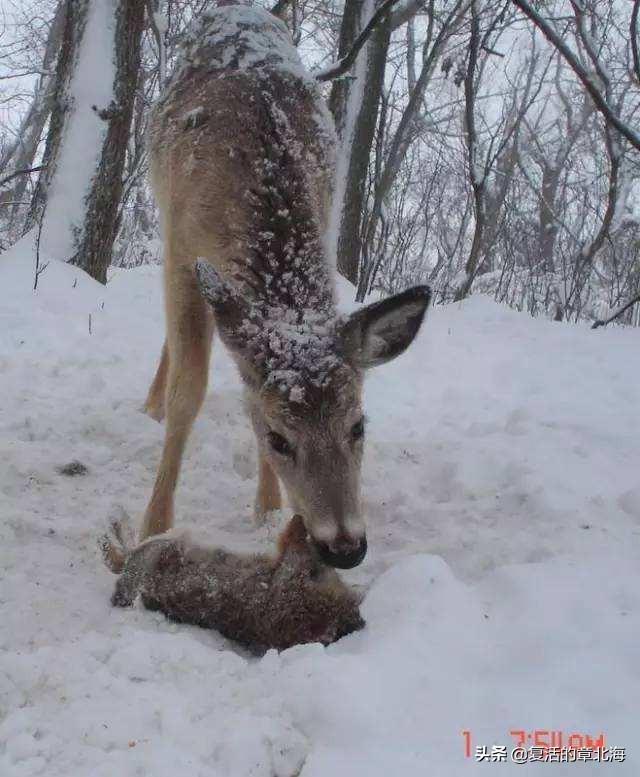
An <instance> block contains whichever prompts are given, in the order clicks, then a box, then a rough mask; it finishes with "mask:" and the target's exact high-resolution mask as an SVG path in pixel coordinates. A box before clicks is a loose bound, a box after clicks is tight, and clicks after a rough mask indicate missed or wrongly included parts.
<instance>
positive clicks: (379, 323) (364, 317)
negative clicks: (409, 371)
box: [341, 286, 431, 370]
mask: <svg viewBox="0 0 640 777" xmlns="http://www.w3.org/2000/svg"><path fill="white" fill-rule="evenodd" d="M430 301H431V289H430V288H429V287H428V286H413V287H412V288H410V289H407V290H406V291H403V292H401V293H400V294H396V295H395V296H393V297H389V298H388V299H383V300H382V301H380V302H374V303H373V304H371V305H367V306H366V307H364V308H362V309H361V310H358V311H356V312H355V313H353V314H352V315H351V316H349V318H348V319H347V320H346V322H345V323H344V324H343V326H342V331H341V341H342V351H343V354H344V356H345V358H346V359H347V360H348V361H350V362H351V363H352V364H354V365H355V366H356V367H359V368H360V369H363V370H366V369H368V368H369V367H376V366H377V365H378V364H384V363H385V362H388V361H391V359H395V358H396V356H399V355H400V354H401V353H402V352H403V351H405V350H406V349H407V348H408V347H409V346H410V345H411V343H412V342H413V339H414V338H415V336H416V335H417V334H418V331H419V329H420V326H421V324H422V321H423V319H424V314H425V312H426V310H427V308H428V307H429V303H430Z"/></svg>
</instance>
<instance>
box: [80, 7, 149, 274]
mask: <svg viewBox="0 0 640 777" xmlns="http://www.w3.org/2000/svg"><path fill="white" fill-rule="evenodd" d="M144 17H145V8H144V4H143V3H141V2H139V0H120V3H119V6H118V9H117V11H116V33H115V59H116V73H115V81H114V102H113V103H112V104H111V105H110V106H109V107H108V108H107V109H106V110H105V111H103V112H102V114H101V118H102V119H104V121H106V122H107V124H108V129H107V134H106V136H105V139H104V143H103V146H102V154H101V157H100V164H99V166H98V170H97V172H96V174H95V176H94V178H93V181H92V184H91V189H90V191H89V194H88V196H87V199H86V214H85V220H84V228H83V232H82V237H81V239H80V240H79V241H78V248H77V251H76V253H75V254H74V255H73V256H72V257H71V259H70V260H69V261H70V262H71V263H72V264H75V265H77V266H78V267H82V269H83V270H86V272H88V273H89V275H91V276H92V277H93V278H95V279H96V280H97V281H100V283H106V281H107V268H108V267H109V264H110V263H111V252H112V249H113V242H114V240H115V238H116V234H117V232H118V226H119V221H120V218H119V214H120V200H121V198H122V191H123V180H122V174H123V170H124V164H125V158H126V153H127V146H128V143H129V132H130V130H131V119H132V117H133V106H134V99H135V93H136V86H137V83H138V76H139V71H140V56H141V39H142V31H143V27H144Z"/></svg>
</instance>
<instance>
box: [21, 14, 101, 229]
mask: <svg viewBox="0 0 640 777" xmlns="http://www.w3.org/2000/svg"><path fill="white" fill-rule="evenodd" d="M88 10H89V0H65V2H64V10H63V13H64V24H63V30H62V43H61V47H60V53H59V54H58V62H57V64H56V73H55V87H54V92H53V103H52V108H51V119H50V121H49V131H48V133H47V141H46V145H45V149H44V155H43V157H42V164H43V166H44V169H43V170H42V172H41V173H40V176H39V177H38V183H37V184H36V188H35V191H34V193H33V197H32V199H31V206H30V208H29V212H28V213H27V218H26V220H25V226H24V232H25V233H26V232H29V231H30V230H31V229H33V227H34V226H35V225H36V224H38V223H40V222H41V221H42V218H43V215H44V209H45V205H46V201H47V193H48V190H49V187H50V185H51V181H52V180H53V177H54V174H55V169H56V164H57V160H58V153H59V150H60V144H61V141H62V133H63V129H64V126H65V123H66V121H67V114H68V112H69V109H70V107H71V106H70V100H69V85H70V83H71V78H72V76H73V72H74V69H75V66H76V64H77V59H78V50H79V47H80V42H81V40H82V35H83V32H84V28H85V25H86V23H87V13H88Z"/></svg>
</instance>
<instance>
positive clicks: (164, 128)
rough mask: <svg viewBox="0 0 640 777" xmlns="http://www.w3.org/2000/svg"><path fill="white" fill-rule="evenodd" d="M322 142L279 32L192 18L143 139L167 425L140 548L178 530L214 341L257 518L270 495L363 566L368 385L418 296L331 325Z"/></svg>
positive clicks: (403, 334) (327, 549)
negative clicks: (231, 371)
mask: <svg viewBox="0 0 640 777" xmlns="http://www.w3.org/2000/svg"><path fill="white" fill-rule="evenodd" d="M335 142H336V141H335V136H334V134H333V128H332V125H331V120H330V118H329V115H328V113H327V109H326V107H325V105H324V103H323V101H322V99H321V97H320V95H319V92H318V88H317V85H316V83H315V82H314V80H313V79H312V78H311V77H310V76H309V75H308V74H307V73H306V72H305V71H304V69H303V67H302V65H301V63H300V60H299V57H298V54H297V51H296V49H295V47H294V46H293V44H292V43H291V40H290V38H289V35H288V33H287V31H286V28H285V26H284V24H283V23H282V22H280V21H279V20H278V19H276V18H275V17H274V16H272V15H271V14H269V13H268V12H267V11H265V10H263V9H259V8H248V7H244V6H227V7H223V8H217V9H213V10H211V11H207V12H205V13H204V14H203V15H202V17H201V18H200V19H199V20H198V21H197V22H196V23H195V25H194V28H193V30H192V32H191V34H190V35H189V36H187V39H186V43H185V45H184V52H183V56H182V60H181V63H180V64H179V66H178V68H177V70H176V73H175V74H174V76H173V77H172V79H171V81H170V83H169V85H168V87H167V89H166V91H165V94H164V97H163V98H162V99H161V101H160V102H159V104H158V105H157V107H156V109H155V111H154V115H153V119H152V126H151V157H152V177H153V185H154V189H155V193H156V197H157V200H158V204H159V207H160V210H161V214H162V221H163V230H164V243H165V298H166V319H167V337H166V343H165V346H164V348H163V353H162V358H161V361H160V366H159V367H158V371H157V374H156V377H155V379H154V381H153V384H152V386H151V389H150V391H149V396H148V398H147V402H146V410H147V412H148V413H149V414H150V415H151V416H152V417H154V418H156V419H158V420H159V419H161V418H162V417H163V416H165V414H166V436H165V443H164V449H163V452H162V458H161V462H160V466H159V469H158V474H157V478H156V482H155V486H154V489H153V494H152V496H151V500H150V502H149V505H148V508H147V511H146V515H145V519H144V523H143V526H142V531H141V537H142V538H143V539H144V538H146V537H149V536H151V535H153V534H158V533H162V532H164V531H166V530H167V529H169V528H171V527H172V525H173V520H174V507H173V494H174V490H175V487H176V483H177V479H178V474H179V471H180V465H181V460H182V456H183V452H184V448H185V444H186V442H187V438H188V436H189V432H190V429H191V426H192V424H193V421H194V419H195V417H196V415H197V413H198V411H199V409H200V406H201V405H202V402H203V400H204V397H205V393H206V387H207V377H208V372H209V354H210V348H211V340H212V335H213V332H214V329H216V330H217V331H218V333H219V334H220V336H221V338H222V339H223V340H224V342H225V344H226V345H227V347H228V348H229V349H230V351H231V353H232V355H233V356H234V358H235V360H236V362H237V364H238V367H239V369H240V373H241V375H242V378H243V382H244V385H245V390H246V396H247V409H248V412H249V415H250V418H251V421H252V424H253V428H254V431H255V433H256V438H257V441H258V449H259V483H258V491H257V499H256V511H257V514H258V515H259V516H262V515H264V514H265V513H267V512H268V511H270V510H273V509H277V508H279V507H280V506H281V499H280V488H279V482H280V481H282V483H283V484H284V486H285V489H286V492H287V495H288V497H289V501H290V503H291V506H292V507H293V509H294V510H295V511H296V512H297V513H299V514H301V515H302V516H303V518H304V522H305V525H306V527H307V529H308V531H309V533H310V535H311V537H312V538H313V540H314V541H315V543H316V544H317V547H318V550H319V551H320V552H321V554H322V555H323V558H324V559H325V560H326V561H327V562H328V563H330V564H333V565H335V566H343V567H348V566H353V565H355V564H357V563H359V562H360V561H361V560H362V558H363V556H364V553H365V551H366V539H365V527H364V521H363V517H362V513H361V505H360V466H361V457H362V437H363V424H362V408H361V395H362V377H363V371H364V370H365V369H366V368H367V367H369V366H373V365H375V364H379V363H382V362H384V361H388V360H389V359H391V358H394V357H395V356H396V355H398V354H399V353H401V352H402V351H403V350H404V349H405V348H406V347H407V346H408V345H409V343H410V342H411V340H412V339H413V337H414V336H415V334H416V333H417V331H418V328H419V327H420V324H421V322H422V317H423V315H424V312H425V309H426V307H427V305H428V302H429V292H428V289H426V288H425V287H416V288H415V289H412V290H409V291H408V292H405V293H404V294H401V295H398V296H397V297H394V298H391V299H390V300H386V301H385V302H383V303H377V304H376V305H373V306H369V307H368V308H364V309H363V310H362V311H359V312H358V313H356V314H355V315H354V316H352V317H351V318H349V319H346V320H345V319H342V318H340V317H339V316H338V315H337V313H336V308H335V301H334V290H333V276H332V273H333V270H332V266H331V263H330V261H329V257H330V254H331V252H330V250H329V248H328V246H327V244H326V243H327V236H326V232H327V221H328V212H329V202H330V194H331V182H332V177H333V172H334V171H333V149H334V146H335ZM214 321H215V324H214Z"/></svg>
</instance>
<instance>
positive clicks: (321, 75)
mask: <svg viewBox="0 0 640 777" xmlns="http://www.w3.org/2000/svg"><path fill="white" fill-rule="evenodd" d="M397 2H398V0H384V2H383V3H382V5H381V6H380V7H379V8H378V9H377V10H376V12H375V13H374V14H373V16H372V17H371V19H369V22H368V23H367V24H366V26H365V27H364V28H363V30H362V32H361V33H360V35H358V37H357V38H356V39H355V41H354V42H353V46H352V47H351V48H350V49H349V51H348V52H347V53H346V54H345V56H344V57H342V59H340V60H338V61H337V62H334V64H333V65H329V67H327V68H325V69H324V70H320V71H318V72H316V73H314V74H313V75H314V76H315V79H316V81H333V80H334V79H336V78H339V77H340V76H341V75H344V74H345V73H346V72H347V71H348V70H350V69H351V67H352V65H353V64H354V62H355V61H356V58H357V56H358V54H359V53H360V50H361V49H362V47H363V46H364V45H365V43H366V42H367V41H368V40H369V38H370V37H371V34H372V33H373V31H374V30H375V28H376V27H377V26H378V24H379V23H380V22H381V21H382V20H383V19H384V17H385V16H386V15H387V14H388V13H389V11H390V10H391V8H392V7H393V6H394V5H395V4H396V3H397Z"/></svg>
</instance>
